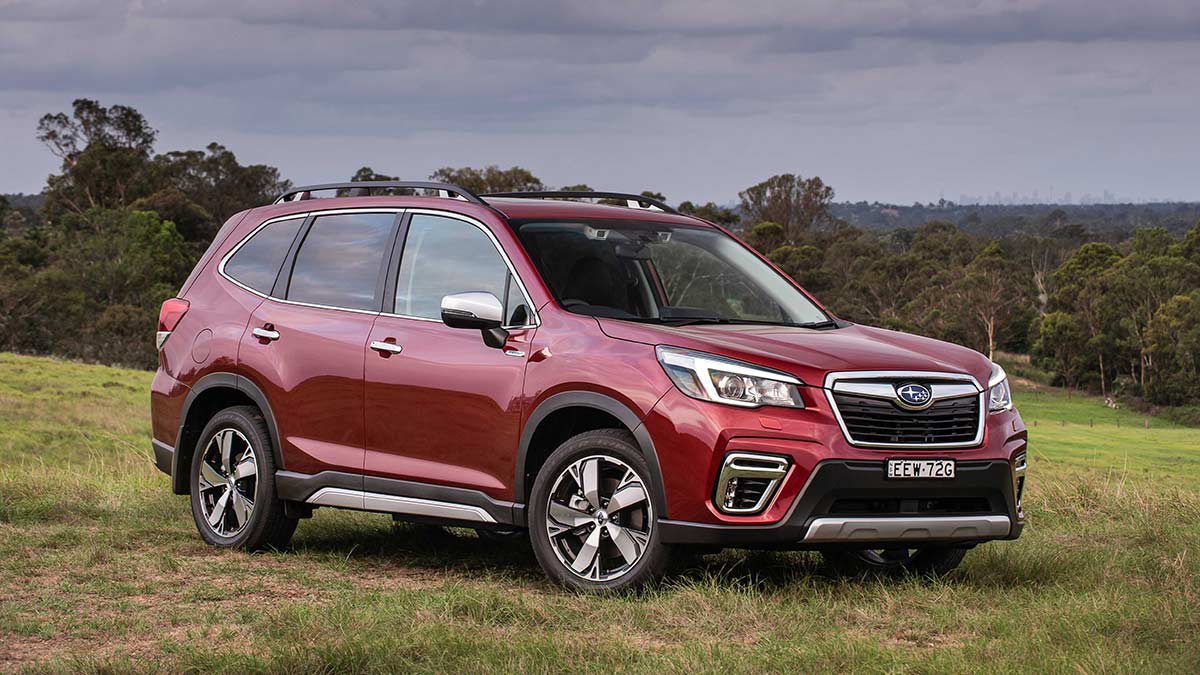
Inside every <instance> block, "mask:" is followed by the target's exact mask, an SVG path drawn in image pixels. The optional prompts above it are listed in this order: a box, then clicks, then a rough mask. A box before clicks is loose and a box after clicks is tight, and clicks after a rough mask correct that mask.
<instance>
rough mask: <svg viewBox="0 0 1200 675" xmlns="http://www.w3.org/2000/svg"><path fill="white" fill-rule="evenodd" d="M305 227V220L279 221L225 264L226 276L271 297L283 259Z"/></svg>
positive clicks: (260, 233)
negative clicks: (297, 233)
mask: <svg viewBox="0 0 1200 675" xmlns="http://www.w3.org/2000/svg"><path fill="white" fill-rule="evenodd" d="M303 224H304V218H303V217H300V218H289V219H288V220H277V221H275V222H273V223H270V224H268V225H267V226H265V227H263V228H262V229H260V230H259V231H258V232H255V233H254V235H252V236H251V237H250V239H248V240H247V241H246V243H244V244H242V246H241V248H239V249H238V250H237V253H234V254H233V257H232V258H230V259H229V260H227V261H225V274H227V275H229V277H230V278H231V279H235V280H237V282H238V283H240V284H242V285H244V286H248V287H250V288H253V289H254V290H256V291H258V292H259V293H262V294H263V295H268V294H270V292H271V287H272V286H274V285H275V277H276V276H278V275H279V268H280V266H282V265H283V258H284V256H286V255H287V252H288V248H289V247H291V245H292V240H293V239H295V238H296V232H298V231H299V230H300V226H301V225H303Z"/></svg>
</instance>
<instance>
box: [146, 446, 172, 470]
mask: <svg viewBox="0 0 1200 675" xmlns="http://www.w3.org/2000/svg"><path fill="white" fill-rule="evenodd" d="M150 445H151V446H152V447H153V448H154V466H156V467H158V470H159V471H161V472H163V473H165V474H167V475H168V476H170V475H171V468H172V467H173V466H174V465H175V448H173V447H171V446H169V445H167V444H166V443H163V442H162V441H160V440H158V439H157V438H152V439H150Z"/></svg>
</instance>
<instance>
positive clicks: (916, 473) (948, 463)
mask: <svg viewBox="0 0 1200 675" xmlns="http://www.w3.org/2000/svg"><path fill="white" fill-rule="evenodd" d="M887 477H888V478H954V460H952V459H889V460H888V461H887Z"/></svg>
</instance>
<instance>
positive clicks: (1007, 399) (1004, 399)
mask: <svg viewBox="0 0 1200 675" xmlns="http://www.w3.org/2000/svg"><path fill="white" fill-rule="evenodd" d="M1012 407H1013V402H1012V389H1010V388H1009V386H1008V375H1007V374H1006V373H1005V372H1004V369H1003V368H1001V367H1000V366H999V365H997V364H995V363H993V364H992V376H991V377H989V378H988V412H1004V411H1005V410H1012Z"/></svg>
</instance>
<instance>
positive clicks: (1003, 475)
mask: <svg viewBox="0 0 1200 675" xmlns="http://www.w3.org/2000/svg"><path fill="white" fill-rule="evenodd" d="M956 468H957V471H956V477H955V478H954V479H953V480H939V479H926V480H910V481H902V482H901V481H895V480H888V479H887V478H886V477H885V471H884V462H882V461H860V460H825V461H823V462H821V463H820V464H818V465H817V467H816V468H815V469H814V470H813V473H812V475H811V476H810V477H809V480H808V483H807V484H806V485H805V487H804V490H803V491H802V492H801V494H800V495H799V496H798V497H797V498H796V500H795V501H794V502H793V503H792V507H791V509H790V510H789V511H788V514H787V515H786V516H785V517H784V518H783V519H782V520H780V521H779V522H778V523H773V524H771V525H717V524H710V523H694V522H686V521H677V520H659V521H658V526H659V528H660V530H659V531H660V537H661V538H662V541H663V542H664V543H669V544H703V545H720V546H732V547H741V548H778V549H803V548H814V549H816V548H830V547H831V545H830V544H820V545H816V544H807V545H806V544H805V543H804V541H803V539H804V535H805V534H806V533H807V532H808V528H809V526H810V525H811V524H812V521H813V520H815V519H816V518H819V517H821V516H824V515H828V509H829V507H830V506H831V505H832V504H833V502H834V501H835V500H837V499H842V498H852V497H855V496H858V497H871V498H877V499H886V498H891V497H895V498H898V497H902V496H909V497H912V496H915V495H916V494H918V493H919V494H921V495H923V496H935V497H956V496H972V497H979V496H984V495H986V496H989V498H992V497H993V496H994V497H995V498H996V501H995V502H994V503H993V507H994V511H993V513H994V514H995V515H1006V516H1008V517H1009V518H1010V519H1011V520H1012V523H1013V526H1012V530H1011V532H1010V533H1009V535H1008V537H1006V538H1007V539H1016V538H1017V537H1018V536H1020V534H1021V529H1022V527H1023V526H1024V521H1022V520H1019V519H1018V517H1017V509H1016V501H1015V499H1014V495H1013V479H1012V467H1011V466H1010V465H1009V463H1008V462H1007V461H1005V460H974V461H962V462H959V463H958V466H957V467H956ZM901 515H912V514H901ZM942 515H947V516H949V515H954V514H942ZM956 543H962V542H956ZM966 545H969V542H968V543H967V544H966ZM832 546H833V547H836V546H837V545H836V544H835V545H832ZM859 546H860V547H861V544H860V545H859Z"/></svg>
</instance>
